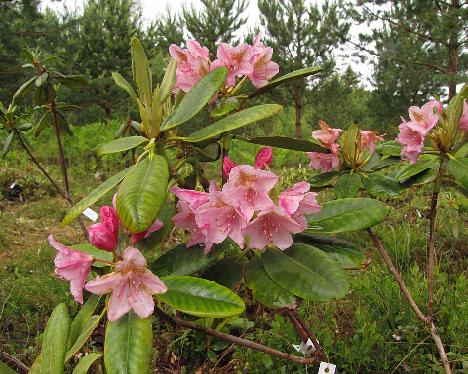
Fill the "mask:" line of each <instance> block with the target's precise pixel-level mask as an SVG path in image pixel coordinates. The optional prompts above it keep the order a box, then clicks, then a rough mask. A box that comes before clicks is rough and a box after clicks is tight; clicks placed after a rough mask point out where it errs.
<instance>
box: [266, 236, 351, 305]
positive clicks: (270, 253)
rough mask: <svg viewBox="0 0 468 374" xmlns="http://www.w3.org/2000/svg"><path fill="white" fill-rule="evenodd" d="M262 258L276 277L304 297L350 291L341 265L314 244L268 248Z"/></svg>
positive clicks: (320, 297)
mask: <svg viewBox="0 0 468 374" xmlns="http://www.w3.org/2000/svg"><path fill="white" fill-rule="evenodd" d="M262 262H263V266H264V267H265V270H266V272H267V273H268V275H269V276H270V277H271V279H273V281H275V282H276V283H278V284H279V285H280V286H282V287H284V288H285V289H286V290H288V291H289V292H291V293H292V294H294V295H296V296H299V297H302V298H304V299H310V300H330V299H334V298H339V297H343V296H344V295H346V293H347V292H348V280H347V279H346V274H345V273H344V272H343V270H342V269H341V267H340V266H339V265H338V264H337V263H336V262H335V261H333V260H332V259H331V258H330V256H328V255H327V254H326V253H325V252H324V251H322V250H320V249H318V248H315V247H313V246H310V245H307V244H302V243H296V244H293V245H292V246H291V247H290V248H288V249H287V250H285V251H284V252H282V251H280V250H278V249H274V248H268V249H267V250H266V251H265V252H264V253H263V254H262Z"/></svg>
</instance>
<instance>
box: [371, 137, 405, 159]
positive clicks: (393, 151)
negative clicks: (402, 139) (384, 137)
mask: <svg viewBox="0 0 468 374" xmlns="http://www.w3.org/2000/svg"><path fill="white" fill-rule="evenodd" d="M376 149H377V151H379V152H380V153H381V154H383V155H386V156H394V157H400V154H401V149H402V146H401V144H400V143H398V142H397V141H396V140H391V141H389V142H385V143H380V144H377V147H376Z"/></svg>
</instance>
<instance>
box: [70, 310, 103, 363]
mask: <svg viewBox="0 0 468 374" xmlns="http://www.w3.org/2000/svg"><path fill="white" fill-rule="evenodd" d="M100 320H101V316H100V315H96V316H91V317H90V318H89V319H88V321H87V322H86V325H85V326H84V328H83V330H82V331H81V333H80V335H79V336H78V338H77V339H76V341H75V343H74V344H73V345H72V347H71V348H70V349H69V350H68V351H67V354H66V355H65V362H67V361H68V360H69V359H70V358H72V357H73V356H74V355H75V353H77V352H78V351H79V350H80V348H81V347H82V346H83V345H84V344H85V343H86V342H87V341H88V339H89V337H90V336H91V334H92V333H93V331H94V330H96V327H97V326H98V325H99V321H100Z"/></svg>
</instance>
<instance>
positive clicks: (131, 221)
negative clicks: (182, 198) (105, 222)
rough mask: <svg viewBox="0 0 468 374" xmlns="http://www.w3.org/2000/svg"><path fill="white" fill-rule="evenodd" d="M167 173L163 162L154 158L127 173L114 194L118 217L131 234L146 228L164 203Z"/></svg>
mask: <svg viewBox="0 0 468 374" xmlns="http://www.w3.org/2000/svg"><path fill="white" fill-rule="evenodd" d="M168 180H169V170H168V166H167V162H166V159H165V158H164V157H162V156H159V155H155V156H154V157H153V159H152V160H150V159H145V160H143V161H140V162H139V163H138V164H137V165H135V166H134V167H133V168H132V170H130V171H129V172H128V173H127V175H126V176H125V179H124V180H123V182H122V184H121V185H120V186H119V190H118V193H117V201H116V205H117V214H118V216H119V218H120V221H121V222H122V225H123V226H124V227H126V228H127V229H128V230H130V231H131V232H134V233H138V232H142V231H145V230H146V229H148V227H150V226H151V224H152V223H153V222H154V220H155V219H156V217H157V216H158V214H159V211H160V209H161V206H162V204H163V203H164V202H165V201H166V193H167V183H168Z"/></svg>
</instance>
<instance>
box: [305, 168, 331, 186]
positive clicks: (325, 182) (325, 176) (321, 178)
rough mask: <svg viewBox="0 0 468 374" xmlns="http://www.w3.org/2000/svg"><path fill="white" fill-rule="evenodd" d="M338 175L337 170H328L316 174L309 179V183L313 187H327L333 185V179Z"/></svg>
mask: <svg viewBox="0 0 468 374" xmlns="http://www.w3.org/2000/svg"><path fill="white" fill-rule="evenodd" d="M336 175H338V172H337V171H328V172H326V173H320V174H317V175H314V176H313V177H312V178H310V179H309V181H308V182H309V183H310V186H311V187H326V186H331V185H332V179H333V177H335V176H336Z"/></svg>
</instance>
